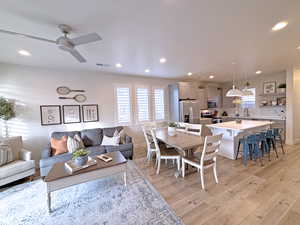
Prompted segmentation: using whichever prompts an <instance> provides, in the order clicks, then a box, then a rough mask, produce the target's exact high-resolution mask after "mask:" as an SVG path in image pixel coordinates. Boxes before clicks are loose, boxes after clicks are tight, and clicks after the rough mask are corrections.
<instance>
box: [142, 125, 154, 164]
mask: <svg viewBox="0 0 300 225" xmlns="http://www.w3.org/2000/svg"><path fill="white" fill-rule="evenodd" d="M142 129H143V133H144V137H145V140H146V145H147V157H146V159H147V161H148V162H151V160H152V157H153V153H154V154H156V152H157V150H156V148H155V145H154V142H153V139H152V135H150V134H148V133H147V131H150V130H151V129H153V128H151V127H147V126H143V127H142Z"/></svg>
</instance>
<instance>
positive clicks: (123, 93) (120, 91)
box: [116, 87, 131, 123]
mask: <svg viewBox="0 0 300 225" xmlns="http://www.w3.org/2000/svg"><path fill="white" fill-rule="evenodd" d="M116 101H117V120H118V123H130V122H131V101H130V88H129V87H117V88H116Z"/></svg>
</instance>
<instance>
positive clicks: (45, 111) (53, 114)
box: [40, 105, 62, 126]
mask: <svg viewBox="0 0 300 225" xmlns="http://www.w3.org/2000/svg"><path fill="white" fill-rule="evenodd" d="M40 116H41V125H42V126H50V125H60V124H61V123H62V121H61V106H60V105H41V106H40Z"/></svg>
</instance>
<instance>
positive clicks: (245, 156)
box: [235, 136, 252, 166]
mask: <svg viewBox="0 0 300 225" xmlns="http://www.w3.org/2000/svg"><path fill="white" fill-rule="evenodd" d="M241 145H242V146H243V163H244V165H245V166H246V165H247V161H248V159H252V154H251V152H250V148H249V144H248V142H247V136H244V137H242V138H240V139H239V144H238V150H237V153H236V156H235V160H237V159H238V156H239V152H240V147H241Z"/></svg>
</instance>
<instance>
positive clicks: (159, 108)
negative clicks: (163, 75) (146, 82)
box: [153, 88, 165, 120]
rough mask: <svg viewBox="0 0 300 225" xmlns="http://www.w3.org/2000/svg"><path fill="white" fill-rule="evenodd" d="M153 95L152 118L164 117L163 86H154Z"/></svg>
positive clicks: (162, 118) (159, 118)
mask: <svg viewBox="0 0 300 225" xmlns="http://www.w3.org/2000/svg"><path fill="white" fill-rule="evenodd" d="M153 95H154V118H155V120H164V119H165V95H164V89H163V88H155V89H154V91H153Z"/></svg>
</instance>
